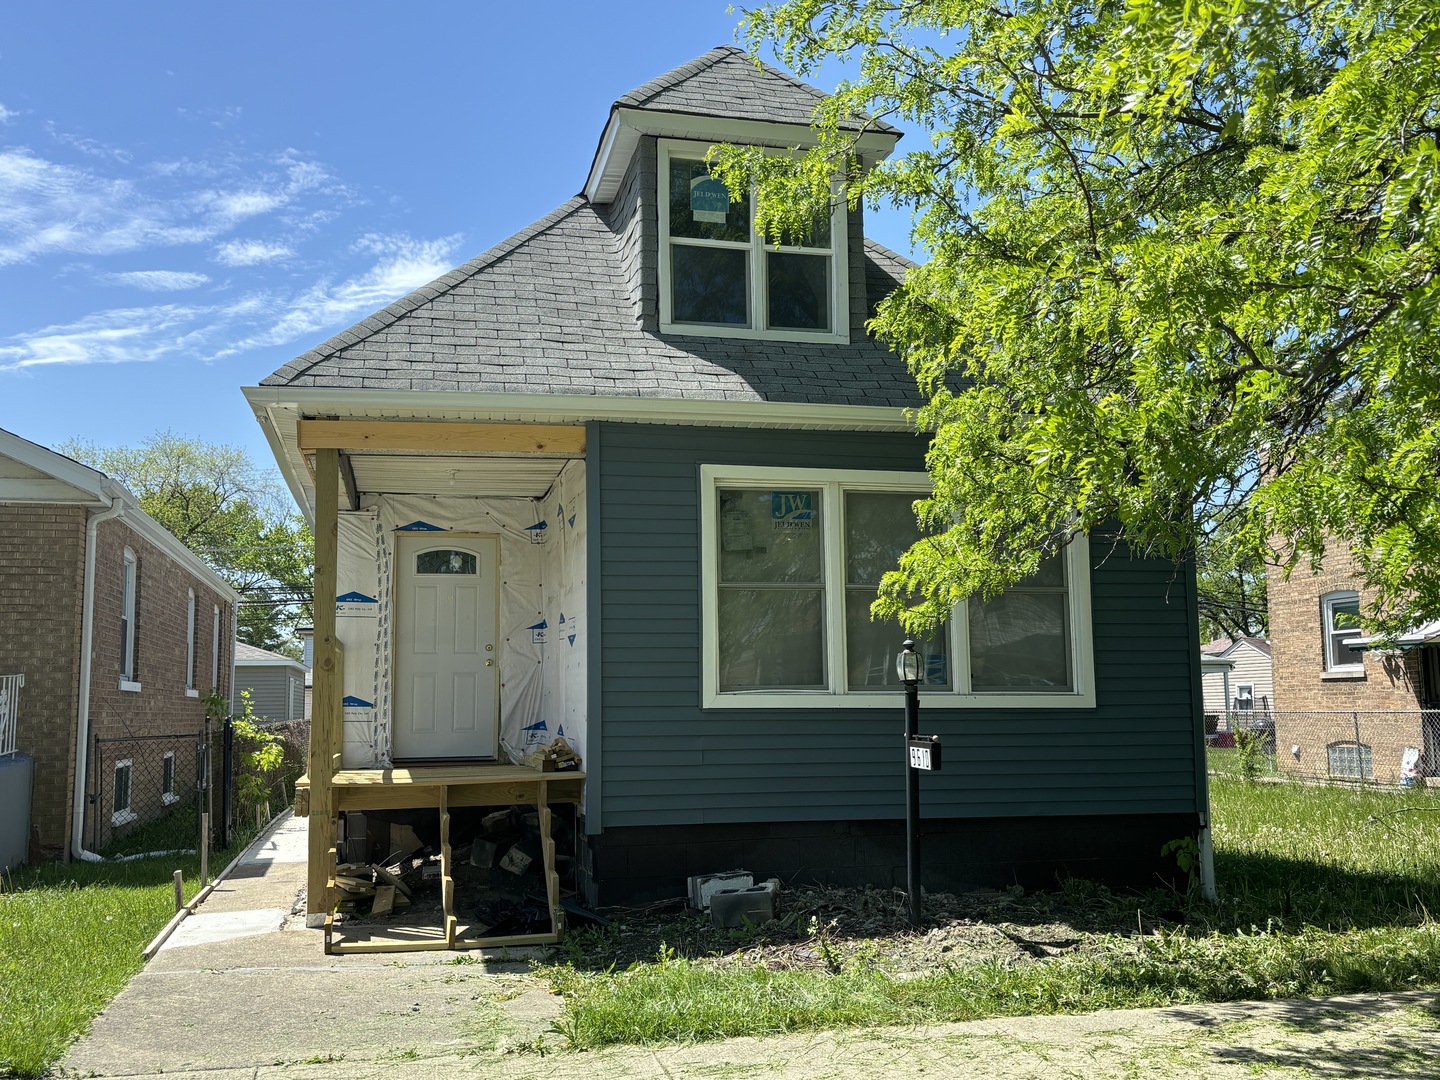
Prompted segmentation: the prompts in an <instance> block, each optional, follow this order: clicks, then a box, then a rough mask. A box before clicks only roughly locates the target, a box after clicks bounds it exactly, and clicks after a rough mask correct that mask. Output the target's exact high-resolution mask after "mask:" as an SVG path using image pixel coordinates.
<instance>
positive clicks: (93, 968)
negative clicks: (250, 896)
mask: <svg viewBox="0 0 1440 1080" xmlns="http://www.w3.org/2000/svg"><path fill="white" fill-rule="evenodd" d="M241 842H244V841H241ZM239 850H240V848H239V847H236V846H232V848H231V852H236V851H239ZM229 857H230V856H229V855H228V854H226V853H216V852H212V853H211V860H210V864H211V867H212V872H213V870H214V869H218V867H219V866H221V865H223V863H221V862H220V861H219V860H220V859H222V858H223V859H226V860H227V861H228V858H229ZM176 870H180V871H182V872H183V873H184V875H185V892H186V899H187V900H188V899H190V898H192V897H193V896H194V895H195V893H197V892H198V891H199V889H200V861H199V857H198V856H194V855H190V856H170V857H166V858H160V859H149V860H143V861H137V862H128V863H81V862H75V863H64V864H60V863H54V864H49V865H45V866H38V867H22V868H21V869H20V870H19V871H18V872H16V873H15V874H13V875H7V876H5V878H4V879H3V881H0V1076H10V1075H15V1076H22V1077H32V1076H39V1075H41V1074H43V1073H44V1072H45V1071H46V1069H48V1068H49V1067H50V1066H51V1065H52V1064H54V1062H56V1061H57V1060H59V1058H60V1057H61V1056H62V1055H63V1054H64V1053H65V1050H66V1048H67V1047H68V1046H69V1045H70V1042H71V1040H72V1039H74V1038H75V1037H76V1036H77V1035H78V1034H80V1033H81V1032H83V1031H84V1030H85V1029H86V1028H87V1027H88V1025H89V1023H90V1020H91V1018H92V1017H94V1015H95V1014H96V1013H97V1012H99V1011H100V1010H101V1009H103V1008H104V1007H105V1005H106V1003H107V1002H108V1001H109V1000H110V999H111V998H112V997H114V996H115V994H116V993H117V992H119V990H120V989H121V988H122V987H123V986H124V985H125V983H126V982H127V981H128V980H129V979H130V977H131V976H133V975H134V974H135V973H136V972H137V971H139V970H140V967H141V955H140V953H141V950H142V949H144V948H145V946H146V945H148V944H149V943H150V941H151V939H152V938H154V936H155V935H156V934H157V933H159V931H160V930H161V928H162V927H164V925H165V924H166V922H168V921H169V920H170V918H171V917H172V916H173V915H174V914H175V886H174V879H173V876H172V875H173V874H174V872H175V871H176Z"/></svg>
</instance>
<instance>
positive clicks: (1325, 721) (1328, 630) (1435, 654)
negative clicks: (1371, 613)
mask: <svg viewBox="0 0 1440 1080" xmlns="http://www.w3.org/2000/svg"><path fill="white" fill-rule="evenodd" d="M1268 592H1269V608H1270V644H1271V650H1272V670H1273V677H1274V683H1275V707H1276V710H1277V711H1276V720H1275V742H1276V749H1277V759H1278V764H1279V767H1280V768H1281V769H1282V770H1287V771H1291V772H1300V773H1305V774H1307V775H1312V776H1313V775H1318V776H1326V777H1331V778H1336V779H1351V780H1375V781H1378V782H1380V783H1392V784H1393V783H1398V782H1400V781H1401V780H1402V779H1403V778H1405V777H1402V763H1404V762H1405V760H1406V758H1407V754H1408V755H1409V757H1410V763H1409V768H1411V769H1414V770H1415V774H1418V775H1419V776H1426V777H1434V776H1437V775H1440V624H1431V625H1429V626H1425V627H1420V628H1418V629H1417V630H1415V631H1413V632H1412V633H1409V634H1406V635H1405V636H1404V637H1402V638H1401V639H1400V640H1399V641H1398V642H1396V643H1395V644H1394V646H1393V647H1391V648H1386V649H1379V648H1372V647H1370V646H1371V642H1370V639H1369V638H1367V637H1366V636H1365V633H1364V631H1363V630H1362V629H1361V628H1360V627H1359V626H1358V625H1354V624H1353V622H1352V617H1354V616H1358V615H1359V613H1360V612H1361V611H1363V610H1365V608H1366V607H1367V606H1368V605H1370V604H1372V603H1373V602H1374V599H1375V598H1374V593H1373V591H1372V590H1369V589H1366V588H1365V586H1364V585H1363V583H1362V582H1361V578H1360V575H1359V574H1358V573H1357V572H1356V568H1355V564H1354V560H1353V558H1352V556H1351V554H1350V552H1349V550H1348V549H1346V548H1345V547H1344V546H1342V545H1336V547H1335V549H1334V551H1333V555H1332V556H1331V557H1328V558H1327V560H1326V564H1325V565H1324V566H1323V567H1322V568H1321V569H1320V570H1319V571H1318V572H1314V573H1312V572H1308V571H1306V570H1304V569H1303V568H1297V569H1296V570H1295V572H1294V573H1293V574H1291V575H1290V577H1289V579H1288V580H1280V579H1279V578H1278V577H1277V578H1275V579H1272V580H1271V582H1270V584H1269V589H1268ZM1417 755H1418V760H1416V757H1417Z"/></svg>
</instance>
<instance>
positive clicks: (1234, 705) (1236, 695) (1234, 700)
mask: <svg viewBox="0 0 1440 1080" xmlns="http://www.w3.org/2000/svg"><path fill="white" fill-rule="evenodd" d="M1246 689H1248V690H1249V691H1250V708H1248V709H1242V708H1241V707H1240V706H1239V704H1238V702H1239V701H1240V698H1241V694H1240V691H1242V690H1246ZM1230 700H1231V705H1230V707H1231V710H1232V711H1234V712H1253V711H1254V709H1255V684H1254V683H1247V682H1242V683H1236V684H1235V690H1234V692H1233V693H1232V694H1231V696H1230Z"/></svg>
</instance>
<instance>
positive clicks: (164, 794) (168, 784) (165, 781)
mask: <svg viewBox="0 0 1440 1080" xmlns="http://www.w3.org/2000/svg"><path fill="white" fill-rule="evenodd" d="M160 801H161V802H162V803H164V804H165V805H166V806H173V805H174V804H175V803H177V802H179V801H180V796H179V795H176V794H175V751H174V750H167V751H165V757H164V758H163V759H162V760H161V762H160Z"/></svg>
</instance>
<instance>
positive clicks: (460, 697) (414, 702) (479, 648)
mask: <svg viewBox="0 0 1440 1080" xmlns="http://www.w3.org/2000/svg"><path fill="white" fill-rule="evenodd" d="M396 563H397V566H396V573H395V586H396V587H395V596H396V618H395V730H394V748H393V756H394V757H395V758H396V760H410V761H413V760H416V759H421V758H494V757H496V756H497V754H498V750H499V732H500V724H499V694H498V689H499V670H500V658H499V648H498V647H499V635H498V632H497V631H498V625H499V606H498V605H499V599H500V592H499V588H498V577H497V572H498V570H499V564H500V543H499V541H498V540H495V539H493V538H491V537H479V536H454V535H445V534H437V533H427V534H421V535H409V536H407V535H405V534H404V533H401V534H399V536H398V542H397V544H396Z"/></svg>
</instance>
